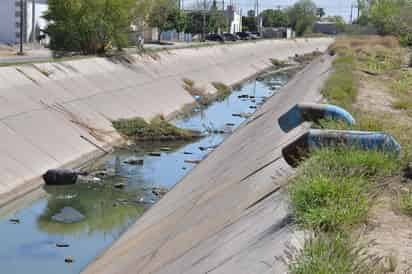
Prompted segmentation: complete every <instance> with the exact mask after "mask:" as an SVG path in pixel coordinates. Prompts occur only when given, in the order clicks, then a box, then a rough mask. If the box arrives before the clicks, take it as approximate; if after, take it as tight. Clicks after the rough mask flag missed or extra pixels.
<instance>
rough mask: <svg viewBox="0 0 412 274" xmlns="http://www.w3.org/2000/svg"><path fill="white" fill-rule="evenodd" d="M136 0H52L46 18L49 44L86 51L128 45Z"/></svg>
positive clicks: (60, 49) (67, 49)
mask: <svg viewBox="0 0 412 274" xmlns="http://www.w3.org/2000/svg"><path fill="white" fill-rule="evenodd" d="M135 5H136V2H135V1H134V0H93V1H92V0H66V1H61V0H49V1H48V6H49V8H48V11H47V12H46V13H45V15H44V18H45V19H46V20H47V21H48V26H47V28H46V29H45V32H46V33H47V34H48V35H49V37H50V48H51V49H52V50H55V51H75V52H81V53H83V54H95V53H104V52H105V51H106V50H107V49H108V48H109V47H110V46H111V45H112V44H114V45H115V46H117V47H118V48H119V49H121V48H122V47H124V46H125V45H127V43H128V33H129V31H130V25H131V22H132V21H133V16H134V15H133V13H132V12H131V11H133V10H134V7H135Z"/></svg>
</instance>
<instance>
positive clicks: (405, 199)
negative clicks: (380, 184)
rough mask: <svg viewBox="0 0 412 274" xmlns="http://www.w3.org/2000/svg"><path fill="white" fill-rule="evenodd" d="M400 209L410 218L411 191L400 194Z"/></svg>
mask: <svg viewBox="0 0 412 274" xmlns="http://www.w3.org/2000/svg"><path fill="white" fill-rule="evenodd" d="M400 209H401V211H402V212H403V213H404V214H407V215H410V216H412V191H408V192H406V193H403V194H401V198H400Z"/></svg>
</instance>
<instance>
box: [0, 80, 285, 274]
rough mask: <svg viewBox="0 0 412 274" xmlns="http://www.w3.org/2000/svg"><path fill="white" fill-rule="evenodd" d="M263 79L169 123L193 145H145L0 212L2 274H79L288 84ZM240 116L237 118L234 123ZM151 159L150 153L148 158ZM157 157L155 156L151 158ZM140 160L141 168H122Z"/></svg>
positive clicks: (114, 155) (118, 153)
mask: <svg viewBox="0 0 412 274" xmlns="http://www.w3.org/2000/svg"><path fill="white" fill-rule="evenodd" d="M291 74H292V73H291V72H281V73H265V75H264V77H259V80H253V81H248V82H246V83H244V84H243V85H242V86H241V87H239V88H237V89H235V90H234V92H233V93H232V94H231V95H230V96H229V97H227V98H226V99H224V100H222V101H216V102H213V103H212V104H211V105H209V106H207V107H203V108H195V109H194V110H193V111H192V113H190V114H188V115H187V116H186V117H183V118H179V119H177V120H175V121H173V123H174V124H175V125H176V126H178V127H181V128H189V129H196V130H201V131H203V132H205V133H207V135H206V137H204V138H202V139H199V140H196V141H194V142H192V143H182V142H173V143H165V142H162V143H151V144H144V145H138V146H131V147H128V148H127V149H119V150H116V151H115V152H114V153H112V154H110V155H108V156H106V157H104V158H101V159H99V160H96V161H95V162H94V163H92V164H91V165H92V166H91V167H90V168H91V169H92V170H101V171H102V172H97V173H96V177H95V178H93V179H92V180H81V181H80V182H79V183H78V184H77V185H73V186H64V187H44V190H45V193H46V194H44V195H42V196H41V197H40V198H37V199H34V201H33V200H32V202H29V203H25V205H23V204H22V203H18V204H19V205H18V206H17V207H14V208H13V209H12V210H8V209H5V208H3V209H2V211H0V216H2V217H1V220H0V232H1V233H0V242H1V245H0V265H1V273H7V274H20V273H21V274H26V273H42V274H56V273H59V274H64V273H79V272H81V270H83V269H84V268H85V267H86V266H87V265H88V264H89V263H90V262H91V261H93V260H94V259H95V258H96V257H97V256H99V255H100V254H101V253H102V252H103V251H104V250H105V249H107V248H108V247H109V246H110V245H111V244H112V243H113V242H114V241H115V240H116V239H118V238H119V237H120V235H121V234H122V233H123V232H124V231H125V230H126V229H127V228H128V227H129V226H130V225H131V224H133V223H134V222H135V221H136V220H137V219H138V218H139V216H141V215H142V214H143V213H144V212H145V211H146V210H147V209H148V208H150V206H151V205H153V204H154V203H156V201H158V200H159V199H160V198H161V196H162V195H163V194H164V193H163V192H165V191H167V190H170V189H171V188H172V187H173V186H174V185H175V184H177V183H178V182H179V181H180V180H181V179H182V178H183V177H184V176H185V175H186V174H187V173H188V172H190V170H191V169H192V168H193V167H194V166H195V163H196V162H197V161H199V160H202V159H204V158H205V157H206V156H207V155H208V154H209V153H210V152H211V151H212V150H213V148H215V147H216V146H218V145H219V144H220V143H222V142H223V140H224V139H225V137H227V136H228V135H229V134H230V133H231V132H232V131H233V130H235V129H236V128H237V127H238V126H239V125H240V124H241V123H242V122H243V121H245V119H246V118H247V116H248V114H250V113H253V112H255V110H256V107H259V105H261V104H263V103H264V102H265V100H266V98H268V97H270V96H272V95H273V94H275V93H276V91H277V90H278V89H279V88H280V87H282V86H283V85H284V84H286V82H287V81H288V79H289V78H290V76H291ZM239 114H240V115H239ZM152 152H156V153H154V154H153V153H152ZM158 152H160V155H159V154H158ZM136 158H137V159H139V160H142V159H143V163H142V162H141V161H140V162H138V163H136V161H135V162H133V161H129V160H130V159H132V160H133V159H136Z"/></svg>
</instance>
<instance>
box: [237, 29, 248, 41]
mask: <svg viewBox="0 0 412 274" xmlns="http://www.w3.org/2000/svg"><path fill="white" fill-rule="evenodd" d="M236 35H237V36H239V38H240V39H241V40H250V39H252V38H251V37H250V34H249V33H247V32H246V31H241V32H236Z"/></svg>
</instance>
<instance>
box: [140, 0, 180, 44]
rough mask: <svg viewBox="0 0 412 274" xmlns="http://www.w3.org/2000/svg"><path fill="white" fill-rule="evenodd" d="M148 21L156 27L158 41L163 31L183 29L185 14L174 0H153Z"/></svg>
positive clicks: (151, 25)
mask: <svg viewBox="0 0 412 274" xmlns="http://www.w3.org/2000/svg"><path fill="white" fill-rule="evenodd" d="M148 23H149V26H150V27H153V28H158V41H159V42H160V37H161V35H162V33H163V32H164V31H167V30H172V29H176V30H177V31H178V32H180V31H183V30H184V29H185V27H186V15H185V14H184V13H183V12H182V11H180V9H179V7H178V6H177V1H175V0H155V1H154V3H153V6H152V7H151V10H150V13H149V16H148Z"/></svg>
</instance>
